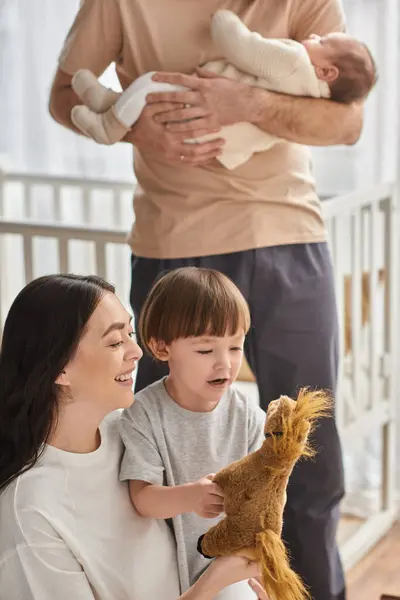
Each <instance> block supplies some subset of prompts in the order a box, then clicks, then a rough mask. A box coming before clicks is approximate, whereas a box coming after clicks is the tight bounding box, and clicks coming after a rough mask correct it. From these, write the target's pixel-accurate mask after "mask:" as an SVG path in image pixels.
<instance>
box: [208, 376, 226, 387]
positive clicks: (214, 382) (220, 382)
mask: <svg viewBox="0 0 400 600" xmlns="http://www.w3.org/2000/svg"><path fill="white" fill-rule="evenodd" d="M228 381H229V380H228V379H227V378H226V377H224V378H218V379H211V380H210V381H208V382H207V383H209V384H210V385H215V386H220V385H225V384H226V383H227V382H228Z"/></svg>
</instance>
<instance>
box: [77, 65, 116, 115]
mask: <svg viewBox="0 0 400 600" xmlns="http://www.w3.org/2000/svg"><path fill="white" fill-rule="evenodd" d="M72 89H73V90H74V92H75V93H76V94H77V95H78V96H79V98H81V100H82V101H83V103H84V104H85V105H86V106H87V107H88V108H89V109H90V110H93V111H94V112H96V113H103V112H105V111H106V110H108V109H109V108H110V107H111V106H112V105H113V104H115V102H116V100H117V99H118V98H119V97H120V95H121V94H119V93H118V92H114V91H113V90H110V89H109V88H106V87H105V86H104V85H102V84H101V83H99V81H98V80H97V78H96V76H95V75H94V74H93V73H92V72H91V71H88V70H87V69H81V70H80V71H78V72H77V73H75V75H74V76H73V78H72Z"/></svg>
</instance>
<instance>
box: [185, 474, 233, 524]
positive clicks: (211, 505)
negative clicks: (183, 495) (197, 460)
mask: <svg viewBox="0 0 400 600" xmlns="http://www.w3.org/2000/svg"><path fill="white" fill-rule="evenodd" d="M214 477H215V473H211V474H210V475H207V476H206V477H202V478H201V479H199V480H198V481H195V482H194V483H191V484H189V485H188V488H187V489H188V495H189V505H190V507H191V512H194V513H196V514H197V515H199V517H203V518H205V519H213V518H215V517H218V515H220V514H221V512H222V511H223V510H224V494H223V492H222V490H221V488H220V487H218V485H217V484H216V483H213V479H214Z"/></svg>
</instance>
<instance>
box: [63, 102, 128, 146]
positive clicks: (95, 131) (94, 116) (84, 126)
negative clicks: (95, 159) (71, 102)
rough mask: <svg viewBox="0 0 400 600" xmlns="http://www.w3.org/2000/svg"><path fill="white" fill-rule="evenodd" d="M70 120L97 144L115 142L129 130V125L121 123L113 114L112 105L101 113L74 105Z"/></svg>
mask: <svg viewBox="0 0 400 600" xmlns="http://www.w3.org/2000/svg"><path fill="white" fill-rule="evenodd" d="M71 120H72V122H73V124H74V125H75V127H76V128H77V129H79V131H82V133H84V134H85V135H86V136H87V137H89V138H92V139H93V140H95V141H96V142H97V143H98V144H106V145H111V144H115V143H116V142H119V141H120V140H122V138H123V137H125V135H126V134H127V133H128V131H129V127H126V126H125V125H124V124H123V123H121V121H120V120H119V119H118V117H117V116H116V115H115V108H114V106H112V107H111V108H110V109H109V110H108V111H106V112H105V113H102V114H98V113H95V112H94V111H92V110H90V109H89V108H88V107H87V106H74V108H73V109H72V111H71Z"/></svg>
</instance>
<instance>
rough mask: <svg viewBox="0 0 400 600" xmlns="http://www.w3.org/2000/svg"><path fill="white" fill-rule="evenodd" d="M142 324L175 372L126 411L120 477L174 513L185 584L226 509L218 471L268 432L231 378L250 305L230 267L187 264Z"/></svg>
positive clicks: (140, 499) (142, 500) (151, 508)
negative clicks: (226, 270) (203, 540)
mask: <svg viewBox="0 0 400 600" xmlns="http://www.w3.org/2000/svg"><path fill="white" fill-rule="evenodd" d="M139 327H140V336H141V340H142V342H143V344H144V346H145V347H146V349H147V350H148V351H149V352H151V353H152V355H153V356H154V358H155V359H157V360H161V361H166V362H168V366H169V371H170V373H169V375H168V377H166V378H165V379H162V380H160V381H157V382H156V383H154V384H152V385H150V386H149V387H147V388H146V389H144V390H142V391H141V392H139V393H138V394H137V395H136V399H135V403H134V404H133V405H132V407H130V408H129V409H127V410H125V411H124V413H123V415H122V417H121V422H120V430H121V435H122V439H123V442H124V444H125V448H126V450H125V454H124V458H123V461H122V465H121V479H122V480H129V489H130V495H131V499H132V502H133V504H134V506H135V508H136V510H137V511H138V512H139V513H140V514H141V515H143V516H147V517H154V518H158V519H171V518H172V524H173V529H174V533H175V537H176V542H177V552H178V562H179V572H180V581H181V587H182V592H184V591H185V590H186V589H187V588H188V587H189V586H190V585H191V584H192V583H193V582H194V581H195V580H196V579H197V578H198V577H199V575H200V574H201V572H202V571H203V570H204V569H205V568H206V567H207V566H208V565H209V564H210V563H209V561H207V560H206V559H205V558H203V557H202V556H201V555H200V554H199V553H198V552H197V540H198V538H199V536H200V535H202V534H203V533H205V532H206V531H207V530H208V529H209V528H210V527H211V526H212V525H214V524H215V523H216V522H217V521H218V520H219V519H220V518H221V513H222V512H223V502H224V499H223V495H222V492H221V490H220V489H219V488H218V486H217V485H216V484H214V483H213V482H212V479H213V474H215V473H217V472H218V471H219V470H220V469H221V468H223V467H225V466H227V465H229V464H230V463H231V462H233V461H235V460H238V459H240V458H242V457H243V456H245V455H247V454H249V453H250V452H252V451H254V450H256V449H257V448H259V447H260V446H261V444H262V442H263V439H264V424H265V413H264V411H262V410H261V408H260V407H258V406H257V405H255V404H254V403H253V404H252V403H251V402H249V400H248V398H246V396H244V395H243V394H242V393H241V392H240V391H239V390H237V389H235V387H233V386H232V385H231V384H232V383H233V382H234V381H235V379H236V377H237V374H238V372H239V369H240V365H241V362H242V357H243V343H244V339H245V335H246V333H247V332H248V330H249V327H250V315H249V309H248V306H247V303H246V301H245V299H244V298H243V296H242V294H241V293H240V291H239V290H238V288H237V287H236V286H235V285H234V284H233V282H232V281H231V280H230V279H228V278H227V277H226V276H225V275H223V274H222V273H219V272H217V271H213V270H209V269H199V268H196V267H186V268H181V269H177V270H175V271H171V272H170V273H168V274H167V275H164V276H163V277H162V278H161V279H160V280H159V281H158V282H156V284H155V285H154V287H153V288H152V290H151V291H150V294H149V296H148V298H147V301H146V304H145V306H144V308H143V311H142V315H141V320H140V324H139ZM156 576H157V565H155V577H156ZM237 586H240V593H239V592H238V590H239V588H238V587H237ZM244 590H245V588H244V587H243V586H241V585H240V584H235V585H234V586H231V588H227V591H225V592H223V597H224V598H227V597H229V598H238V600H239V599H240V600H245V595H246V592H245V591H244ZM232 594H233V595H232ZM252 594H253V592H251V591H250V590H249V592H248V593H247V597H250V596H251V597H252V598H254V595H252Z"/></svg>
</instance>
